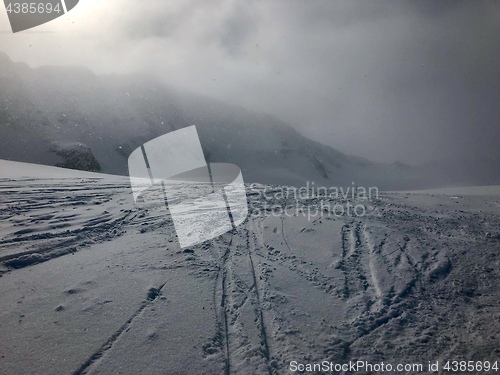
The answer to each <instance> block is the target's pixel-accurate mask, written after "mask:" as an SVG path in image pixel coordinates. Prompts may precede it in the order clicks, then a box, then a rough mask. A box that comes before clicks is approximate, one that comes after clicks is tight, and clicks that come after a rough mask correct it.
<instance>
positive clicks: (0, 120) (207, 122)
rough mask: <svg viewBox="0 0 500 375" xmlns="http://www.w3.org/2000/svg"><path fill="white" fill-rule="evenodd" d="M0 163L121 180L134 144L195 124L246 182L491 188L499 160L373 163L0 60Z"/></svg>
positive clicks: (278, 132)
mask: <svg viewBox="0 0 500 375" xmlns="http://www.w3.org/2000/svg"><path fill="white" fill-rule="evenodd" d="M0 87H2V89H1V90H0V129H1V133H2V137H1V139H0V158H3V159H9V160H16V161H24V162H35V163H40V164H47V165H58V166H63V167H69V168H74V169H83V170H90V171H101V172H105V173H111V174H121V175H126V174H127V172H128V171H127V158H128V156H129V155H130V153H131V152H132V151H133V150H134V149H135V148H137V147H139V146H140V145H141V144H143V143H145V142H147V141H149V140H151V139H153V138H155V137H158V136H160V135H162V134H165V133H168V132H170V131H172V130H175V129H180V128H182V127H185V126H189V125H193V124H194V125H196V126H197V129H198V132H199V135H200V139H201V142H202V146H203V148H204V151H205V153H206V155H207V159H208V160H209V161H211V162H229V163H234V164H237V165H238V166H240V168H241V169H242V170H243V173H244V178H245V181H246V182H247V183H253V182H258V183H270V184H286V185H296V186H302V185H305V184H306V182H307V181H309V182H312V181H314V182H315V183H316V184H317V185H323V186H342V185H344V186H345V185H351V184H352V183H355V184H359V185H364V186H377V187H379V188H380V189H414V188H422V187H435V186H448V185H457V184H458V185H464V184H466V185H473V184H496V183H500V176H499V171H500V168H499V166H500V161H499V160H493V161H484V162H470V161H469V162H467V163H465V162H449V163H443V162H441V163H436V164H433V163H428V164H427V165H426V166H423V167H413V166H408V165H404V164H401V163H394V164H382V163H375V162H371V161H369V160H367V159H364V158H359V157H356V156H350V155H346V154H344V153H341V152H339V151H337V150H334V149H333V148H331V147H328V146H326V145H323V144H320V143H318V142H315V141H312V140H310V139H307V138H305V137H303V136H302V135H301V134H299V133H298V132H297V131H295V130H294V129H293V128H292V127H291V126H289V125H287V124H286V123H284V122H283V121H280V120H279V119H277V118H275V117H273V116H269V115H266V114H262V113H256V112H251V111H248V110H245V109H244V108H240V107H236V106H231V105H226V104H224V103H220V102H218V101H215V100H211V99H209V98H205V97H200V96H197V95H193V94H189V93H186V92H180V91H178V90H174V89H172V88H171V87H168V86H166V85H165V84H163V83H160V82H158V81H157V80H155V79H154V78H153V77H146V76H140V75H121V76H120V75H106V76H104V75H103V76H98V75H95V74H94V73H93V72H92V71H90V70H88V69H86V68H81V67H54V66H44V67H39V68H35V69H32V68H30V67H29V66H28V65H26V64H24V63H14V62H12V61H11V60H10V58H9V57H8V56H7V55H6V54H3V53H0Z"/></svg>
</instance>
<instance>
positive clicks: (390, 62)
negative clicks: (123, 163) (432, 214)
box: [0, 0, 500, 164]
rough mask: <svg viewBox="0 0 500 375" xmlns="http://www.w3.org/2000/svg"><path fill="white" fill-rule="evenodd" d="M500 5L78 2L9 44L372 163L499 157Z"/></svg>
mask: <svg viewBox="0 0 500 375" xmlns="http://www.w3.org/2000/svg"><path fill="white" fill-rule="evenodd" d="M499 24H500V2H498V1H445V0H438V1H435V0H432V1H430V0H426V1H414V2H412V1H407V2H399V1H385V0H384V1H360V0H354V1H352V0H343V1H323V0H313V1H299V0H269V1H246V0H242V1H229V0H214V1H210V2H208V1H205V0H171V1H165V0H148V1H147V2H146V1H144V2H138V1H134V0H120V1H106V2H104V1H100V0H81V1H80V3H79V4H78V6H77V7H76V8H75V9H74V10H72V11H71V12H69V13H68V14H67V15H65V16H63V17H60V18H59V19H57V20H54V21H52V22H50V23H47V24H45V25H41V26H39V27H37V28H35V29H32V30H28V31H25V32H21V33H17V34H12V33H11V32H10V26H9V24H8V19H7V13H6V12H4V11H0V50H2V51H4V52H6V53H7V54H8V55H9V56H10V57H11V58H12V59H13V60H14V61H23V62H26V63H28V64H29V65H30V66H32V67H35V66H40V65H47V64H49V65H81V66H86V67H89V68H90V69H92V70H93V71H95V72H96V73H102V74H109V73H129V72H136V71H138V72H147V73H148V74H153V75H156V76H157V77H158V79H160V80H163V81H164V82H165V83H167V84H169V85H172V86H175V87H178V88H182V89H186V90H189V91H192V92H195V93H198V94H202V95H206V96H209V97H212V98H216V99H219V100H221V101H224V102H227V103H231V104H237V105H241V106H243V107H245V108H248V109H253V110H257V111H263V112H266V113H269V114H273V115H275V116H277V117H278V118H280V119H282V120H285V121H287V122H289V123H290V124H291V125H292V126H294V127H295V128H296V129H297V130H299V131H300V132H301V133H302V134H304V135H305V136H307V137H309V138H312V139H314V140H318V141H320V142H322V143H324V144H327V145H330V146H332V147H334V148H336V149H338V150H340V151H343V152H346V153H348V154H353V155H358V156H362V157H366V158H369V159H371V160H375V161H384V162H394V161H402V162H407V163H415V164H417V163H422V162H425V161H429V160H446V159H455V160H460V159H482V158H498V157H499V156H500V142H498V134H499V128H500V121H499V120H500V106H499V105H498V103H500V75H499V69H498V66H500V44H499V43H498V40H500V31H499V30H500V29H499V27H498V25H499Z"/></svg>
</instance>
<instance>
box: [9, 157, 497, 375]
mask: <svg viewBox="0 0 500 375" xmlns="http://www.w3.org/2000/svg"><path fill="white" fill-rule="evenodd" d="M0 165H1V166H2V175H0V191H1V194H0V200H1V204H0V218H1V224H0V274H1V277H0V301H1V302H0V306H1V309H0V373H1V374H23V375H24V374H287V373H290V372H289V363H290V361H298V362H300V363H313V362H318V361H322V360H328V361H333V362H336V363H346V362H348V361H349V360H368V361H371V362H380V361H384V362H386V363H387V362H390V363H423V364H426V363H427V361H430V360H432V361H435V360H438V359H439V360H446V359H456V358H460V359H464V360H475V361H476V360H490V361H493V360H495V359H497V358H498V354H499V353H498V348H499V347H500V335H499V334H498V332H499V331H498V330H499V328H500V321H499V316H498V311H499V310H498V307H499V302H500V298H499V288H498V287H499V284H498V280H499V279H500V275H499V272H500V271H499V270H500V267H499V265H500V259H499V251H500V232H499V228H500V195H498V194H496V193H495V194H491V195H468V196H466V197H465V196H455V195H453V196H445V195H439V194H437V193H432V194H429V193H418V192H413V193H398V192H394V193H387V194H384V195H382V196H381V197H380V199H377V200H373V201H356V202H355V201H352V200H351V201H349V200H346V199H333V198H332V199H330V198H327V199H326V200H324V201H323V202H321V200H320V199H319V198H317V197H312V198H307V199H302V200H301V201H300V202H299V204H300V206H301V207H302V209H303V210H305V211H302V212H301V211H298V212H295V213H294V214H290V215H272V214H271V212H270V211H269V210H268V209H269V206H265V204H266V203H272V204H273V205H278V206H280V207H293V206H294V205H296V203H295V202H294V201H293V200H291V199H286V198H283V199H278V198H272V199H270V201H269V200H266V199H265V197H264V195H263V191H266V192H270V191H277V190H279V189H280V187H279V186H273V187H270V186H266V185H254V186H253V187H248V190H247V197H248V202H249V208H250V211H251V212H252V213H253V215H251V216H249V218H248V219H247V220H246V222H245V223H244V224H242V225H241V226H240V227H238V228H237V230H235V231H233V232H231V233H226V234H224V235H222V236H220V237H218V238H215V239H214V240H210V241H206V242H205V243H202V244H200V245H197V246H194V247H192V248H190V249H186V250H181V249H180V247H179V245H178V243H177V239H176V236H175V232H174V230H173V225H172V221H171V220H170V218H169V216H168V215H165V212H164V211H156V210H154V209H148V208H145V207H142V208H141V207H136V206H135V205H134V204H133V198H132V196H131V193H130V187H129V185H128V181H127V180H126V179H125V180H123V179H122V180H120V179H116V177H110V176H102V175H98V174H88V173H81V172H75V171H70V170H61V169H55V168H50V167H48V168H47V169H45V168H40V167H38V166H34V165H31V166H30V165H26V164H19V163H16V164H11V163H5V162H2V163H1V164H0ZM9 170H10V172H4V171H9ZM14 170H15V172H14ZM32 171H34V172H36V176H31V177H29V178H25V177H19V176H26V175H30V174H31V173H32ZM4 173H5V174H4ZM8 173H11V175H10V176H8ZM266 195H267V196H269V194H267V193H266ZM322 203H323V207H321V204H322ZM325 203H331V204H340V205H347V204H355V203H359V204H361V203H363V204H364V205H365V206H366V210H367V213H366V215H365V216H346V215H343V216H335V215H334V214H333V213H332V212H331V211H329V210H328V209H325V207H324V204H325ZM318 207H319V208H320V211H315V209H317V208H318ZM307 210H309V211H308V212H309V213H310V212H313V213H314V212H321V215H319V214H318V215H316V216H312V217H310V218H308V217H307V216H304V212H307ZM311 210H312V211H311ZM289 212H292V211H289ZM409 373H410V372H409Z"/></svg>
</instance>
